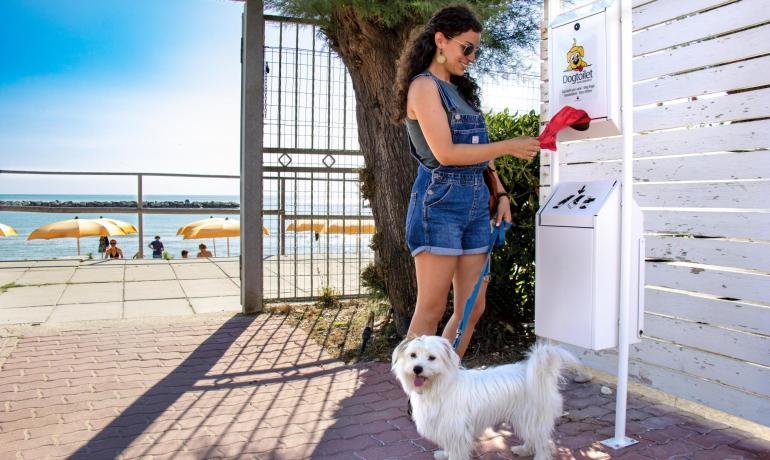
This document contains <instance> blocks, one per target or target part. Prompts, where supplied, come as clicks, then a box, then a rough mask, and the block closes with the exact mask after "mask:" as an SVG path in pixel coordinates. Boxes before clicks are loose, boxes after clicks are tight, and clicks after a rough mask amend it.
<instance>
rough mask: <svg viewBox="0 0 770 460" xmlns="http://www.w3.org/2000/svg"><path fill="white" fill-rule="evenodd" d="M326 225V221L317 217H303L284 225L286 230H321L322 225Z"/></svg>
mask: <svg viewBox="0 0 770 460" xmlns="http://www.w3.org/2000/svg"><path fill="white" fill-rule="evenodd" d="M325 226H326V221H325V220H323V219H321V218H319V219H314V220H312V221H311V220H309V219H303V220H296V221H294V222H292V223H290V224H289V226H288V227H286V231H287V232H308V231H314V232H322V231H323V229H324V227H325Z"/></svg>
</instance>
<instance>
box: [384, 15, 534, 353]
mask: <svg viewBox="0 0 770 460" xmlns="http://www.w3.org/2000/svg"><path fill="white" fill-rule="evenodd" d="M481 30H482V26H481V23H480V22H479V21H478V19H476V17H475V16H474V14H473V13H472V12H471V11H470V9H468V8H467V7H465V6H450V7H447V8H443V9H441V10H439V11H438V12H436V13H435V14H434V15H433V17H432V18H431V19H430V21H428V23H427V24H426V25H425V27H424V28H423V29H422V31H420V32H419V33H417V34H416V35H415V36H414V38H412V40H411V41H410V43H409V44H408V45H407V47H406V48H405V50H404V52H403V54H402V55H401V58H400V60H399V64H398V76H397V81H396V85H397V99H396V103H397V106H396V111H397V115H396V121H398V122H399V123H400V122H402V121H403V120H404V119H405V120H406V127H407V132H408V134H409V140H410V151H411V153H412V156H413V157H414V158H415V159H416V160H417V161H418V172H417V178H416V179H415V181H414V184H413V186H412V193H411V197H410V201H409V208H408V211H407V222H406V239H407V244H408V246H409V250H410V251H411V253H412V256H413V257H414V261H415V267H416V271H417V305H416V308H415V312H414V316H412V320H411V323H410V325H409V331H408V333H407V335H408V336H410V337H415V336H420V335H434V334H436V330H437V327H438V323H439V321H440V320H441V318H442V317H443V315H444V311H445V309H446V299H447V294H448V293H449V286H450V284H451V285H452V287H453V288H454V305H455V310H454V312H453V314H452V317H451V318H450V320H449V322H448V323H447V325H446V327H445V328H444V331H443V334H442V335H443V336H444V337H446V338H448V339H449V340H450V341H451V340H453V339H454V335H455V332H456V330H457V325H458V323H459V322H460V320H461V319H462V315H463V309H464V307H465V302H466V300H467V299H468V297H469V296H470V293H471V291H472V290H473V286H474V284H475V283H476V281H477V280H478V278H479V276H480V275H481V270H482V268H483V265H484V261H485V259H486V253H487V247H488V244H489V235H490V212H489V208H488V206H487V203H488V200H489V193H490V192H489V190H488V189H487V186H486V185H485V183H484V180H483V171H484V169H485V168H486V167H487V165H490V166H491V167H492V168H494V159H495V158H498V157H501V156H504V155H513V156H515V157H517V158H521V159H525V160H532V159H533V158H535V156H536V155H537V152H538V151H539V149H540V143H539V142H538V141H537V139H535V138H531V137H518V138H514V139H507V140H504V141H499V142H494V143H489V138H488V133H487V128H486V124H485V122H484V117H483V115H482V114H481V112H480V111H479V105H480V101H479V94H478V92H479V88H478V86H477V85H476V83H475V81H474V80H473V79H472V78H470V77H469V76H468V75H466V74H465V71H466V68H467V67H468V66H469V65H470V64H472V63H473V61H475V60H476V57H477V56H478V50H479V42H480V40H481ZM495 176H496V175H495ZM495 181H496V194H497V195H498V196H499V203H498V207H497V212H496V216H495V217H496V223H497V225H499V224H500V222H501V220H502V219H505V220H506V221H507V222H510V221H511V208H510V202H509V201H508V197H507V195H506V194H505V190H504V188H503V185H502V183H501V182H500V179H499V178H497V177H496V178H495ZM486 281H487V282H488V279H487V280H486ZM482 285H483V287H482V289H481V292H480V293H479V296H478V298H477V300H476V303H475V305H474V307H473V312H472V314H471V317H470V321H469V324H468V326H467V328H466V330H465V334H464V335H463V339H462V341H461V343H460V345H459V347H458V349H457V353H458V355H460V357H462V356H463V355H464V354H465V350H466V349H467V347H468V343H469V342H470V339H471V335H472V334H473V329H474V326H475V325H476V323H477V322H478V320H479V317H480V316H481V314H482V313H483V311H484V291H485V289H486V283H482Z"/></svg>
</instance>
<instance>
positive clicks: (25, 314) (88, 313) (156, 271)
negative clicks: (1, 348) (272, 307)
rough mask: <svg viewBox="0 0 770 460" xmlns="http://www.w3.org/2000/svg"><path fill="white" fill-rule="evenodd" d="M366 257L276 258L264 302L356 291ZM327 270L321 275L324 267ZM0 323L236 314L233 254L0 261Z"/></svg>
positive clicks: (268, 263) (268, 266) (270, 263)
mask: <svg viewBox="0 0 770 460" xmlns="http://www.w3.org/2000/svg"><path fill="white" fill-rule="evenodd" d="M367 263H368V260H366V259H362V260H361V261H359V260H358V259H357V258H353V259H351V257H350V255H348V257H347V258H342V257H340V255H339V254H331V255H330V258H329V259H328V261H327V259H325V258H323V257H318V256H316V257H314V258H313V259H312V260H311V259H310V258H298V259H297V260H296V261H295V260H294V258H292V257H289V258H285V259H282V260H281V262H280V267H279V264H278V261H277V260H276V259H275V258H268V259H266V260H265V264H264V272H265V277H264V289H265V297H266V298H278V297H279V295H278V294H279V292H280V298H282V299H288V298H295V299H303V298H309V297H312V296H317V295H318V293H319V288H320V287H321V286H323V285H325V284H326V282H327V278H326V277H325V276H321V273H326V272H327V271H330V272H331V273H332V275H331V276H330V277H329V280H328V281H329V282H330V283H332V286H334V287H336V288H337V289H338V290H342V287H343V286H344V292H346V293H360V292H361V286H360V285H359V283H360V278H359V276H358V274H359V273H360V271H361V266H365V265H366V264H367ZM327 264H328V265H329V267H330V268H329V270H327V268H326V265H327ZM9 283H14V284H13V285H12V286H14V287H11V288H10V289H8V290H7V291H6V292H4V293H0V325H3V324H5V325H9V324H32V323H36V324H43V323H45V324H56V323H66V322H72V321H90V320H118V319H132V318H148V317H154V316H190V315H194V314H198V313H217V312H239V311H241V305H240V284H241V282H240V279H239V262H238V258H237V257H228V258H226V257H218V258H211V259H172V260H170V261H166V260H160V259H142V260H84V261H82V262H81V261H79V260H40V261H5V262H4V261H0V286H4V285H8V284H9Z"/></svg>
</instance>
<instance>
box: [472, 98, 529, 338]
mask: <svg viewBox="0 0 770 460" xmlns="http://www.w3.org/2000/svg"><path fill="white" fill-rule="evenodd" d="M485 117H486V120H487V124H488V127H489V137H490V139H489V141H490V142H495V141H498V140H502V139H507V138H511V137H516V136H533V137H536V136H537V135H538V131H539V126H540V117H539V115H538V114H536V113H535V112H534V111H532V112H529V113H526V114H522V115H519V114H513V115H511V114H510V113H509V112H508V111H507V110H505V111H503V112H500V113H495V114H492V113H488V114H486V115H485ZM495 168H496V169H497V171H498V175H499V176H500V180H501V181H502V183H503V185H504V186H505V189H506V190H507V191H508V194H509V195H510V197H511V219H512V226H511V229H510V230H508V233H507V234H506V238H505V246H503V247H498V248H496V249H495V250H494V252H493V253H492V266H491V273H492V281H491V282H490V283H489V286H488V288H487V303H486V310H485V313H484V316H483V317H482V319H481V321H479V324H478V326H477V329H476V333H475V334H474V337H475V338H476V340H478V341H479V342H480V343H481V345H482V349H485V350H487V351H490V350H496V349H499V347H500V346H501V345H502V344H507V345H515V344H518V346H526V345H527V344H528V343H529V341H530V340H531V339H532V338H533V336H532V335H531V332H532V331H531V330H530V328H528V327H524V326H523V325H524V324H525V323H531V322H533V321H534V313H535V214H536V213H537V209H538V188H539V185H540V175H539V168H540V162H539V160H534V161H525V160H519V159H518V158H514V157H511V156H505V157H501V158H498V159H497V160H496V161H495Z"/></svg>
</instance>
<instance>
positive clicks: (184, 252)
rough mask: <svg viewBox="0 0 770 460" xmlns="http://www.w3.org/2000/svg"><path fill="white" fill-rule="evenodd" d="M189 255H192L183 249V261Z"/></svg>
mask: <svg viewBox="0 0 770 460" xmlns="http://www.w3.org/2000/svg"><path fill="white" fill-rule="evenodd" d="M188 254H190V251H188V250H187V249H182V258H183V259H186V258H187V255H188Z"/></svg>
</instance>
